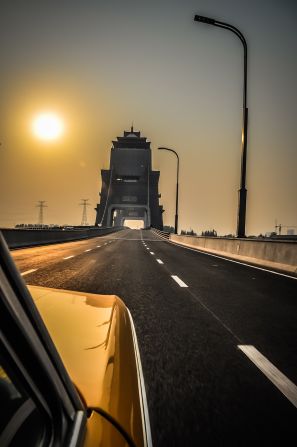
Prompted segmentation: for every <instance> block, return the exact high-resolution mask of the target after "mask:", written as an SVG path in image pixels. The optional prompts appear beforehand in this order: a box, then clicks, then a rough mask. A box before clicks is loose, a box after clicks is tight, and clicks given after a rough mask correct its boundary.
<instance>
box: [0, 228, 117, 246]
mask: <svg viewBox="0 0 297 447" xmlns="http://www.w3.org/2000/svg"><path fill="white" fill-rule="evenodd" d="M120 230H122V227H112V228H86V229H77V230H75V229H73V230H60V229H59V230H43V229H41V230H36V229H15V228H3V229H1V232H2V234H3V237H4V239H5V240H6V243H7V245H8V247H9V248H21V247H31V246H33V245H46V244H56V243H59V242H70V241H76V240H80V239H89V238H92V237H96V236H104V235H105V234H110V233H114V232H116V231H120Z"/></svg>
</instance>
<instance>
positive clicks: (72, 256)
mask: <svg viewBox="0 0 297 447" xmlns="http://www.w3.org/2000/svg"><path fill="white" fill-rule="evenodd" d="M70 258H74V255H71V256H66V258H63V259H70Z"/></svg>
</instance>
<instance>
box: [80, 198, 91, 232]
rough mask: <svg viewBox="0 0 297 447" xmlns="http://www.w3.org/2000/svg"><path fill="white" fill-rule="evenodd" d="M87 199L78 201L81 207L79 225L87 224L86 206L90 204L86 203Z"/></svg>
mask: <svg viewBox="0 0 297 447" xmlns="http://www.w3.org/2000/svg"><path fill="white" fill-rule="evenodd" d="M88 200H89V199H81V201H82V203H79V205H80V206H82V207H83V212H82V218H81V225H82V226H84V227H85V226H88V225H89V224H88V218H87V206H90V204H89V203H88Z"/></svg>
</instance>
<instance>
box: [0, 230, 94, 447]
mask: <svg viewBox="0 0 297 447" xmlns="http://www.w3.org/2000/svg"><path fill="white" fill-rule="evenodd" d="M0 297H1V299H0V313H1V320H2V324H1V332H0V342H1V348H2V356H1V360H0V361H1V362H2V363H3V367H4V369H5V370H6V371H7V373H8V374H9V376H11V377H12V379H13V380H14V381H16V383H17V384H19V386H20V388H21V389H24V390H25V391H26V394H27V395H28V396H29V397H30V398H31V399H32V400H33V402H34V404H35V405H36V407H37V409H38V410H39V411H40V413H41V415H42V416H43V418H44V422H45V425H46V430H47V435H46V437H45V438H46V439H45V441H44V442H45V443H44V444H43V445H57V446H60V445H61V446H63V447H64V446H69V447H75V446H79V445H80V444H81V442H82V439H83V436H84V432H85V426H86V419H87V412H86V408H85V407H84V405H83V403H82V402H81V399H80V397H79V395H78V393H77V391H76V389H75V387H74V385H73V383H72V381H71V379H70V377H69V375H68V373H67V371H66V369H65V367H64V365H63V362H62V360H61V358H60V356H59V354H58V352H57V350H56V348H55V345H54V343H53V341H52V339H51V337H50V335H49V333H48V331H47V328H46V326H45V324H44V323H43V320H42V318H41V316H40V314H39V312H38V310H37V308H36V306H35V303H34V301H33V299H32V297H31V295H30V293H29V291H28V289H27V287H26V285H25V282H24V281H23V278H22V277H21V275H20V273H19V271H18V270H17V268H16V266H15V264H14V262H13V260H12V258H11V255H10V253H9V249H8V247H7V244H6V242H5V240H4V238H3V236H2V234H1V232H0Z"/></svg>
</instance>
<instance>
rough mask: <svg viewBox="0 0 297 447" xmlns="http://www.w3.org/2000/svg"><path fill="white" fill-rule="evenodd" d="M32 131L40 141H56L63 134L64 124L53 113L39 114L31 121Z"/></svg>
mask: <svg viewBox="0 0 297 447" xmlns="http://www.w3.org/2000/svg"><path fill="white" fill-rule="evenodd" d="M32 130H33V133H34V135H35V136H36V137H37V138H39V139H41V140H45V141H50V140H56V139H58V138H60V137H61V136H62V135H63V133H64V123H63V121H62V119H61V118H60V117H59V116H58V115H56V114H54V113H41V114H39V115H37V116H36V117H35V119H34V120H33V124H32Z"/></svg>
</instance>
